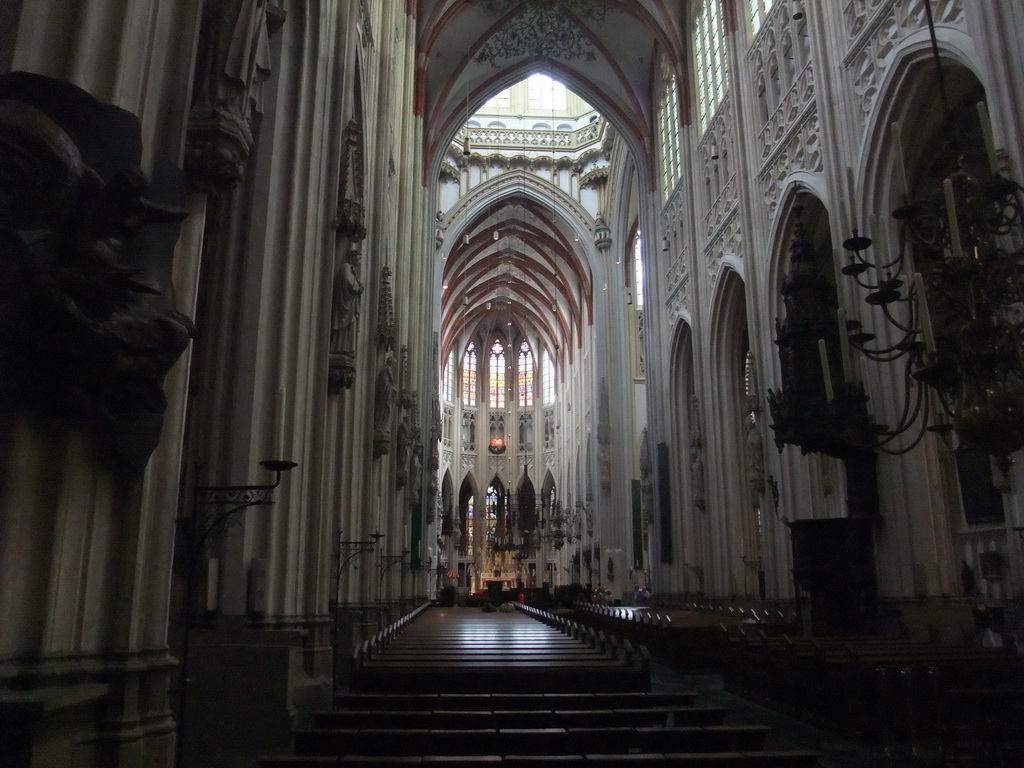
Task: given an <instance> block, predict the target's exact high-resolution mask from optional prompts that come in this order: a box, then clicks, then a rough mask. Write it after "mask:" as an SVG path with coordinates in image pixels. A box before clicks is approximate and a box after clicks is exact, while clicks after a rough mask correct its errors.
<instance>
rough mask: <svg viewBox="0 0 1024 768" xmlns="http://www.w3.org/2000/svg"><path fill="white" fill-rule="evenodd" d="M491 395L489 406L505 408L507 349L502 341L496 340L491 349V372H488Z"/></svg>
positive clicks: (488, 401)
mask: <svg viewBox="0 0 1024 768" xmlns="http://www.w3.org/2000/svg"><path fill="white" fill-rule="evenodd" d="M488 377H489V378H488V381H489V382H490V387H489V389H490V394H489V397H488V398H487V404H488V405H490V406H491V408H504V407H505V347H504V346H503V345H502V343H501V339H495V341H494V345H493V346H492V347H491V360H490V370H489V371H488Z"/></svg>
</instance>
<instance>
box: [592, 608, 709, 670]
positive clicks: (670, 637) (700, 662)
mask: <svg viewBox="0 0 1024 768" xmlns="http://www.w3.org/2000/svg"><path fill="white" fill-rule="evenodd" d="M573 618H574V619H575V620H576V621H577V622H578V623H579V624H581V625H582V626H584V627H586V630H585V631H590V632H594V633H601V632H606V633H613V632H614V633H615V634H616V635H617V636H619V637H622V638H623V643H627V642H628V643H630V644H632V645H637V646H642V647H644V648H646V649H648V655H649V656H651V657H652V658H655V659H657V660H658V661H660V662H661V663H663V664H666V665H667V666H670V667H673V668H674V669H681V670H682V669H685V670H702V669H720V668H721V666H722V664H723V663H724V661H725V655H726V641H725V638H724V636H723V635H722V632H721V630H720V628H719V627H718V626H716V625H715V624H713V623H707V624H705V625H703V626H699V625H698V626H680V625H678V624H677V623H674V622H673V621H672V618H671V617H670V616H668V615H667V614H666V615H664V616H662V615H661V614H658V613H653V614H652V613H648V612H646V611H633V610H629V609H624V608H615V607H609V606H595V605H591V604H589V603H579V604H577V606H576V610H574V613H573Z"/></svg>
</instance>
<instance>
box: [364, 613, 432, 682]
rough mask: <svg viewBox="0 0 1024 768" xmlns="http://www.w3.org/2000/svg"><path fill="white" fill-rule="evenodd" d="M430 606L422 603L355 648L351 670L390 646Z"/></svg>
mask: <svg viewBox="0 0 1024 768" xmlns="http://www.w3.org/2000/svg"><path fill="white" fill-rule="evenodd" d="M431 605H432V603H423V604H422V605H421V606H419V607H418V608H416V609H415V610H413V611H411V612H410V613H407V614H406V615H405V616H402V617H401V618H399V619H396V620H395V621H393V622H392V623H391V624H389V625H388V626H386V627H385V628H384V629H382V630H380V631H379V632H377V634H375V635H374V636H373V637H371V638H368V639H367V640H364V641H363V642H362V643H360V644H359V645H358V646H356V647H355V649H354V650H353V651H352V667H353V669H355V668H358V667H360V666H362V665H363V664H364V663H365V662H366V661H367V660H368V659H369V658H371V657H372V656H375V655H377V654H378V653H380V651H381V649H383V648H387V647H388V646H389V645H391V643H392V642H393V641H394V639H395V638H396V637H398V636H399V635H400V634H402V632H404V631H405V630H406V629H408V627H409V625H410V624H411V623H412V622H413V621H415V620H416V618H417V617H418V616H419V615H420V614H421V613H423V611H425V610H427V609H428V608H430V607H431Z"/></svg>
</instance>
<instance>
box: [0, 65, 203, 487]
mask: <svg viewBox="0 0 1024 768" xmlns="http://www.w3.org/2000/svg"><path fill="white" fill-rule="evenodd" d="M0 146H2V147H3V148H4V149H3V151H2V152H0V392H3V393H4V394H3V395H2V397H4V398H9V399H10V401H11V402H14V403H19V404H20V405H21V406H23V407H26V408H28V409H29V410H32V411H35V412H36V413H38V414H39V415H41V416H43V417H44V418H46V419H47V420H48V421H50V422H51V423H52V422H54V421H55V420H56V421H64V422H67V423H72V424H79V425H81V426H82V427H84V428H85V429H86V430H87V431H88V432H89V433H90V435H91V437H92V438H93V440H94V441H95V442H96V443H97V444H98V445H99V446H100V447H101V448H102V449H104V450H105V451H106V452H107V454H108V455H110V456H111V457H112V458H113V459H114V460H115V461H116V462H117V464H118V465H119V466H120V467H121V468H124V469H128V470H131V471H141V470H142V469H143V468H144V467H145V465H146V463H147V462H148V460H149V456H150V454H151V453H152V451H153V449H154V448H155V447H156V445H157V442H158V441H159V439H160V431H161V428H162V419H163V412H164V408H165V407H166V400H165V397H164V392H163V379H164V376H165V374H166V373H167V371H168V370H169V369H170V367H171V366H172V365H173V364H174V362H175V361H176V360H177V359H178V357H179V356H180V355H181V353H182V352H183V351H184V350H185V348H186V347H187V346H188V342H189V339H190V338H191V337H192V336H194V335H195V328H194V326H193V325H192V322H191V321H190V320H189V319H188V318H187V317H185V316H184V315H182V314H180V313H179V312H177V311H176V309H175V306H174V294H173V283H172V279H171V275H172V263H173V258H174V244H175V241H176V240H177V237H178V222H180V221H181V220H182V219H184V218H185V211H184V209H183V207H182V206H183V205H184V185H183V180H182V176H181V171H180V169H178V168H176V167H175V166H173V165H171V164H170V163H168V162H166V161H158V162H157V163H156V165H155V167H154V173H153V180H152V183H150V182H149V181H147V180H146V178H145V177H144V176H143V174H142V172H141V171H140V170H139V164H140V162H141V157H142V143H141V130H140V126H139V121H138V119H137V118H136V117H135V116H134V115H132V114H131V113H129V112H126V111H124V110H122V109H119V108H118V107H114V106H112V105H109V104H103V103H101V102H99V101H97V100H96V99H94V98H93V97H92V96H90V95H89V94H88V93H86V92H85V91H83V90H82V89H80V88H78V87H76V86H74V85H70V84H69V83H64V82H60V81H57V80H53V79H50V78H48V77H43V76H41V75H35V74H29V73H25V72H15V73H10V74H6V75H0Z"/></svg>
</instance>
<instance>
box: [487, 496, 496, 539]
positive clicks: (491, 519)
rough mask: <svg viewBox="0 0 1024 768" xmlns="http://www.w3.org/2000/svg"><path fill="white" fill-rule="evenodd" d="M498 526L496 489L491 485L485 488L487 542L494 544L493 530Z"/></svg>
mask: <svg viewBox="0 0 1024 768" xmlns="http://www.w3.org/2000/svg"><path fill="white" fill-rule="evenodd" d="M497 524H498V489H497V488H495V487H494V486H493V485H491V486H488V488H487V541H488V542H490V543H491V544H493V543H494V537H495V528H496V527H497Z"/></svg>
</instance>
